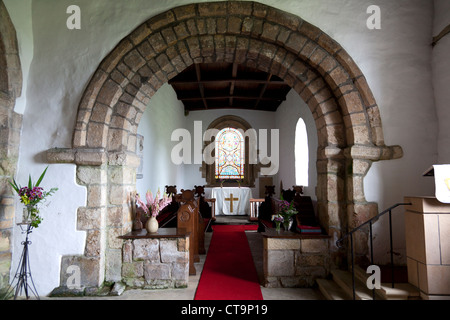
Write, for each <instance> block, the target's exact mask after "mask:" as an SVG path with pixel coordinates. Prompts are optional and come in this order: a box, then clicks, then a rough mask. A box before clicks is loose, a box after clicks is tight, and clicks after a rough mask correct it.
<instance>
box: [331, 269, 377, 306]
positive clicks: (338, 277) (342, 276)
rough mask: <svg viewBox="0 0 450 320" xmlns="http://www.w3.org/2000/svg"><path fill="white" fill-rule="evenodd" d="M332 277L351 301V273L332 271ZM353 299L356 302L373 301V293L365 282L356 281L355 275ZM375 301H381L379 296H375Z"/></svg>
mask: <svg viewBox="0 0 450 320" xmlns="http://www.w3.org/2000/svg"><path fill="white" fill-rule="evenodd" d="M331 274H332V275H333V280H334V281H335V282H336V283H337V284H338V285H339V286H340V287H341V288H342V290H344V292H345V293H346V294H348V295H349V296H350V297H351V299H353V284H352V283H353V282H352V273H351V272H349V271H344V270H337V269H336V270H333V271H331ZM355 299H356V300H373V292H372V290H370V289H369V288H367V285H366V283H365V282H362V281H360V280H359V279H358V277H357V276H356V274H355ZM375 299H379V300H382V299H383V297H381V296H380V295H379V294H376V296H375Z"/></svg>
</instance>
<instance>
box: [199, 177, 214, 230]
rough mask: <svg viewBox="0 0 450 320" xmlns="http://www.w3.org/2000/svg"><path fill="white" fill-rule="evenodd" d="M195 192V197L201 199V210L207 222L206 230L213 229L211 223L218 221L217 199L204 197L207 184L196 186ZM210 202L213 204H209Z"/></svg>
mask: <svg viewBox="0 0 450 320" xmlns="http://www.w3.org/2000/svg"><path fill="white" fill-rule="evenodd" d="M194 194H195V198H196V199H198V200H199V211H200V215H201V216H202V218H203V220H204V222H205V226H206V227H205V231H212V230H211V229H210V226H211V223H212V222H213V221H216V215H215V212H216V209H215V205H216V199H206V198H205V197H204V194H205V186H194ZM208 203H210V204H211V205H209V204H208Z"/></svg>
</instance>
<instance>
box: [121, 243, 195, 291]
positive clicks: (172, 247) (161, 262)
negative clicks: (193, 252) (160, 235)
mask: <svg viewBox="0 0 450 320" xmlns="http://www.w3.org/2000/svg"><path fill="white" fill-rule="evenodd" d="M187 241H189V237H186V238H178V239H135V240H126V241H124V244H123V247H122V254H123V257H122V282H123V283H125V284H126V285H127V286H128V287H131V288H141V289H167V288H186V287H187V286H188V281H189V249H188V248H189V245H187V244H186V242H187Z"/></svg>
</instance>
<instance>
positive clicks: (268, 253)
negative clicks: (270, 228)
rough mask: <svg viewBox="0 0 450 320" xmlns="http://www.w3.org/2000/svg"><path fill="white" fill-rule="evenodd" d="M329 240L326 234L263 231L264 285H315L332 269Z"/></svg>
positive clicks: (280, 286)
mask: <svg viewBox="0 0 450 320" xmlns="http://www.w3.org/2000/svg"><path fill="white" fill-rule="evenodd" d="M283 235H284V236H283ZM329 240H330V237H328V236H322V235H320V236H302V235H295V234H294V233H291V232H283V231H281V233H280V234H279V235H269V234H264V233H263V242H264V253H263V265H264V286H265V287H269V288H291V287H312V286H313V285H314V283H315V280H316V279H317V278H325V277H326V276H327V275H328V273H329V271H330V270H329V269H330V254H329Z"/></svg>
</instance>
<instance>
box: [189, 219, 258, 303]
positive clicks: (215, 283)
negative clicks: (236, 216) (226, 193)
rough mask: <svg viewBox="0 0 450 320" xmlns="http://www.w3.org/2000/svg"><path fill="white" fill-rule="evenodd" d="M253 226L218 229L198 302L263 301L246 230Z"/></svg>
mask: <svg viewBox="0 0 450 320" xmlns="http://www.w3.org/2000/svg"><path fill="white" fill-rule="evenodd" d="M254 227H255V226H251V225H247V226H246V225H216V226H213V227H212V228H213V231H214V232H213V235H212V238H211V243H210V245H209V250H208V255H207V256H206V261H205V265H204V266H203V271H202V275H201V277H200V282H199V284H198V287H197V292H196V294H195V300H263V297H262V293H261V289H260V286H259V282H258V275H257V274H256V269H255V265H254V263H253V258H252V254H251V251H250V247H249V245H248V241H247V236H246V235H245V230H255V229H254Z"/></svg>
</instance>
